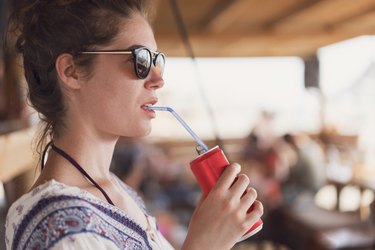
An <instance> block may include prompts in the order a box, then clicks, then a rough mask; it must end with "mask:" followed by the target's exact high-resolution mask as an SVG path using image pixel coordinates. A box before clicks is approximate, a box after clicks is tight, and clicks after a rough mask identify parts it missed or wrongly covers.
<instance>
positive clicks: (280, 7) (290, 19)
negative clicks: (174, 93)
mask: <svg viewBox="0 0 375 250" xmlns="http://www.w3.org/2000/svg"><path fill="white" fill-rule="evenodd" d="M173 1H177V3H178V6H179V9H180V11H181V14H182V18H183V20H184V22H185V26H186V27H187V31H188V34H189V38H190V41H191V44H192V47H193V50H194V53H195V55H196V56H199V57H233V56H234V57H244V56H301V57H307V56H311V55H313V54H315V53H316V51H317V49H318V48H320V47H322V46H325V45H328V44H332V43H335V42H338V41H342V40H346V39H349V38H352V37H356V36H360V35H374V34H375V0H173ZM151 2H152V12H151V18H152V24H153V27H154V31H155V36H156V40H157V42H158V47H159V50H161V51H163V52H165V53H166V54H167V55H168V56H188V53H187V50H186V48H185V47H184V43H183V41H182V39H181V35H180V33H179V30H178V27H177V24H176V19H175V17H174V14H173V11H172V7H171V3H170V2H171V0H151Z"/></svg>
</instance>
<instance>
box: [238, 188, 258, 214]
mask: <svg viewBox="0 0 375 250" xmlns="http://www.w3.org/2000/svg"><path fill="white" fill-rule="evenodd" d="M257 196H258V194H257V191H256V190H255V189H254V188H247V189H246V192H245V194H244V195H243V196H242V198H241V204H240V211H241V212H245V213H246V212H248V211H249V212H250V211H251V209H250V207H251V206H252V205H253V204H254V202H255V200H256V198H257Z"/></svg>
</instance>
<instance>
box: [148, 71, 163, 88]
mask: <svg viewBox="0 0 375 250" xmlns="http://www.w3.org/2000/svg"><path fill="white" fill-rule="evenodd" d="M145 84H146V88H153V89H160V88H162V87H163V86H164V79H163V76H162V72H161V71H160V69H159V68H157V67H155V66H152V67H151V69H150V73H149V76H148V77H147V78H146V83H145Z"/></svg>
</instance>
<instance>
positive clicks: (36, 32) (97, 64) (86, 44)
mask: <svg viewBox="0 0 375 250" xmlns="http://www.w3.org/2000/svg"><path fill="white" fill-rule="evenodd" d="M11 23H12V24H13V25H16V27H17V29H16V30H17V31H19V33H18V34H19V36H18V40H17V47H18V49H19V51H20V52H21V53H22V55H23V61H24V70H25V76H26V80H27V83H28V88H29V100H30V103H31V104H32V106H33V107H34V108H35V109H36V110H37V111H38V112H39V113H40V117H41V118H42V120H43V121H44V123H45V129H44V132H43V133H42V137H41V140H40V144H41V145H44V144H45V142H46V141H47V140H49V141H50V142H49V143H48V144H47V146H46V147H45V149H44V153H43V155H42V157H41V158H42V159H41V168H42V171H41V174H40V176H39V178H38V179H37V181H36V183H35V184H34V186H33V188H32V189H31V191H30V192H29V193H27V194H25V195H24V196H22V197H21V198H20V199H19V200H18V201H16V202H15V203H14V204H13V205H12V206H11V208H10V210H9V212H8V216H7V221H6V244H7V248H8V249H171V248H172V247H171V246H170V245H169V243H168V242H167V241H166V240H165V239H164V238H163V236H162V235H161V234H160V232H159V231H158V229H157V226H156V223H155V220H154V218H153V217H152V216H151V215H150V213H149V212H148V211H147V210H146V208H145V207H144V203H143V202H142V201H141V200H140V198H139V197H138V196H137V194H135V192H134V191H133V190H131V189H130V188H129V187H128V186H127V185H126V184H124V183H122V182H121V181H119V179H117V178H116V177H115V176H114V175H113V174H111V173H110V171H109V166H110V162H111V158H112V153H113V151H114V147H115V144H116V141H117V140H118V138H119V137H120V136H127V137H140V136H145V135H147V134H148V133H149V132H150V130H151V119H153V118H154V117H155V113H154V112H153V111H150V110H148V109H147V106H148V105H154V104H155V103H157V101H158V99H157V96H156V90H158V89H159V88H161V87H162V86H163V84H164V82H163V78H162V74H163V69H164V63H165V57H164V55H163V54H162V53H160V52H157V51H156V50H157V46H156V42H155V39H154V35H153V32H152V30H151V27H150V25H149V23H148V22H147V18H146V9H145V3H144V1H143V0H84V1H83V0H54V1H50V0H32V1H30V0H24V1H21V3H20V5H19V6H17V8H16V10H15V11H14V12H13V15H12V16H11ZM47 151H48V159H44V156H45V153H46V152H47ZM236 177H238V180H237V181H236V182H235V183H234V184H233V182H234V180H235V178H236ZM232 184H233V185H232ZM248 184H249V179H248V178H247V177H246V176H245V175H241V174H240V166H239V165H237V164H232V165H231V166H229V167H228V168H227V170H226V171H225V172H224V174H223V175H222V177H221V178H220V179H219V182H218V183H217V185H216V186H215V187H214V189H213V190H212V192H211V193H210V194H209V195H208V196H207V197H206V198H205V199H202V200H201V202H200V203H199V204H198V206H197V209H196V211H195V213H194V215H193V217H192V219H191V223H190V226H189V230H188V234H187V238H186V240H185V242H184V245H183V247H182V248H183V249H215V250H218V249H229V248H231V247H232V246H233V245H234V244H235V243H236V242H237V241H238V240H239V239H240V238H241V236H242V235H243V234H244V233H245V232H246V231H247V229H249V228H250V227H251V226H252V225H253V224H254V223H255V222H256V221H257V220H258V219H259V217H260V216H261V214H262V205H261V204H260V203H259V202H258V201H256V200H255V199H256V192H255V191H254V190H253V189H251V188H248ZM245 191H247V192H246V194H245V195H244V196H242V194H243V193H244V192H245ZM252 204H254V210H253V211H252V212H251V213H249V214H247V213H246V212H247V210H248V208H249V207H250V206H251V205H252Z"/></svg>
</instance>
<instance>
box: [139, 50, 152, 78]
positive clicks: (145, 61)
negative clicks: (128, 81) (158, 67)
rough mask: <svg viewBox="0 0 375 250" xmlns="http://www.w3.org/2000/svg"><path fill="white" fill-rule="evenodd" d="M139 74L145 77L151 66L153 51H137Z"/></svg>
mask: <svg viewBox="0 0 375 250" xmlns="http://www.w3.org/2000/svg"><path fill="white" fill-rule="evenodd" d="M135 63H136V70H137V75H138V76H139V77H140V78H142V79H144V78H146V77H147V75H148V72H149V71H150V68H151V53H150V51H148V50H147V49H140V50H138V51H137V52H136V62H135Z"/></svg>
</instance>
